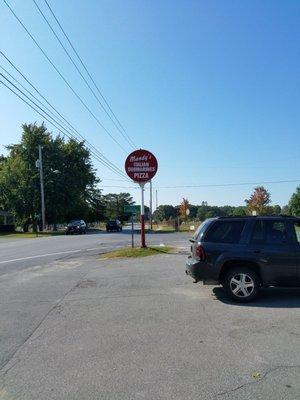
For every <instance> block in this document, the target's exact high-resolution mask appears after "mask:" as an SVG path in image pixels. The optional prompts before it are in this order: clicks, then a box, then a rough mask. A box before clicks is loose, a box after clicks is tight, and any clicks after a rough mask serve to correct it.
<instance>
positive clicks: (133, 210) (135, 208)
mask: <svg viewBox="0 0 300 400" xmlns="http://www.w3.org/2000/svg"><path fill="white" fill-rule="evenodd" d="M124 212H125V213H127V214H139V213H140V212H141V206H139V205H136V204H134V205H126V206H124Z"/></svg>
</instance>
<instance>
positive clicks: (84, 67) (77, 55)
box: [44, 0, 137, 148]
mask: <svg viewBox="0 0 300 400" xmlns="http://www.w3.org/2000/svg"><path fill="white" fill-rule="evenodd" d="M44 2H45V3H46V5H47V7H48V9H49V11H50V13H51V14H52V16H53V18H54V19H55V21H56V23H57V25H58V26H59V28H60V30H61V31H62V33H63V35H64V36H65V38H66V40H67V41H68V43H69V45H70V47H71V48H72V50H73V51H74V53H75V55H76V57H77V59H78V60H79V62H80V64H81V65H82V67H83V69H84V70H85V72H86V73H87V75H88V77H89V78H90V80H91V82H92V83H93V85H94V87H95V88H96V90H97V92H98V93H99V95H100V96H101V98H102V99H103V101H104V103H105V104H106V106H107V107H108V109H109V111H110V112H111V114H112V115H113V117H114V118H115V120H116V121H117V123H118V124H119V126H120V128H121V129H122V130H123V132H124V134H125V135H126V136H127V138H128V140H129V141H130V142H131V143H132V144H133V145H134V147H135V148H137V146H136V145H135V143H134V142H133V141H132V139H131V138H130V136H129V135H128V133H127V131H126V129H125V128H124V126H123V125H122V124H121V122H120V120H119V119H118V117H117V116H116V114H115V113H114V111H113V110H112V108H111V106H110V105H109V103H108V101H107V100H106V98H105V97H104V95H103V93H102V92H101V90H100V88H99V86H98V85H97V83H96V82H95V80H94V78H93V76H92V75H91V73H90V72H89V70H88V68H87V66H86V65H85V63H84V62H83V60H82V58H81V57H80V55H79V54H78V52H77V50H76V49H75V46H74V45H73V43H72V42H71V40H70V38H69V36H68V35H67V33H66V31H65V29H64V28H63V26H62V24H61V23H60V21H59V20H58V18H57V16H56V15H55V13H54V11H53V9H52V8H51V6H50V4H49V3H48V1H47V0H44Z"/></svg>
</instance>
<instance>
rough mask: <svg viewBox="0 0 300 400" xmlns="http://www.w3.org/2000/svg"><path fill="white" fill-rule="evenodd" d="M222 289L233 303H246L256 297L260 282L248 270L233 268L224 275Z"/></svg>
mask: <svg viewBox="0 0 300 400" xmlns="http://www.w3.org/2000/svg"><path fill="white" fill-rule="evenodd" d="M223 287H224V289H225V290H226V292H227V293H228V295H229V296H230V297H231V298H232V299H233V300H234V301H237V302H240V303H246V302H247V301H251V300H254V299H255V298H256V297H257V296H258V293H259V287H260V281H259V278H258V276H257V274H256V273H255V272H254V271H252V270H251V269H250V268H246V267H235V268H232V269H231V270H230V271H229V272H228V273H227V274H226V276H225V279H224V281H223Z"/></svg>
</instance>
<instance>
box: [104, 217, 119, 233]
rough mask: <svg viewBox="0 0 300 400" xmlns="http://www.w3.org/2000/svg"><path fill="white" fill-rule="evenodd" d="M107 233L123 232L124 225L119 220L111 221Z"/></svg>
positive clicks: (108, 222) (108, 223) (107, 225)
mask: <svg viewBox="0 0 300 400" xmlns="http://www.w3.org/2000/svg"><path fill="white" fill-rule="evenodd" d="M106 232H122V223H121V222H120V221H119V220H118V219H110V220H109V221H107V223H106Z"/></svg>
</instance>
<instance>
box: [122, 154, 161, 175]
mask: <svg viewBox="0 0 300 400" xmlns="http://www.w3.org/2000/svg"><path fill="white" fill-rule="evenodd" d="M157 168H158V164H157V159H156V157H155V156H154V155H153V154H152V153H150V151H148V150H143V149H140V150H135V151H133V152H132V153H131V154H129V156H128V157H127V158H126V161H125V170H126V173H127V175H128V176H129V177H130V178H131V179H132V180H133V181H135V182H138V183H146V182H148V181H150V180H151V179H152V178H153V177H154V176H155V174H156V172H157Z"/></svg>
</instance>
